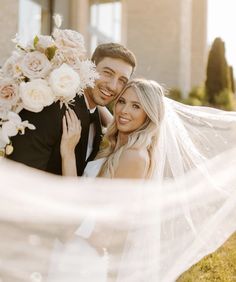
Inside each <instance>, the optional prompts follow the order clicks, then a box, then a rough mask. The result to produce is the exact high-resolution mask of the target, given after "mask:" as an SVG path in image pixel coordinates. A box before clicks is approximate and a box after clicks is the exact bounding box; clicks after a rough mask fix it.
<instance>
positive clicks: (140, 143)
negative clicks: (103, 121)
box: [97, 79, 164, 178]
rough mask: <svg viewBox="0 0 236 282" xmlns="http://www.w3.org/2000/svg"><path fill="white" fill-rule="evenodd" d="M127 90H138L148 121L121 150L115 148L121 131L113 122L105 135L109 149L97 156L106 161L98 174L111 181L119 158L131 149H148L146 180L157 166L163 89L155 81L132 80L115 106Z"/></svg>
mask: <svg viewBox="0 0 236 282" xmlns="http://www.w3.org/2000/svg"><path fill="white" fill-rule="evenodd" d="M128 88H133V89H134V90H135V93H136V94H137V96H138V99H139V101H140V104H141V106H142V108H143V110H144V111H145V113H146V115H147V119H146V121H145V122H144V124H143V125H142V126H141V127H140V128H138V129H137V130H135V131H134V132H132V133H130V134H129V136H128V142H127V143H126V144H124V145H122V146H121V147H119V148H116V146H117V142H118V129H117V125H116V122H115V119H114V121H113V122H112V124H111V125H110V126H109V128H108V130H107V133H106V135H105V136H104V138H105V139H106V140H107V141H108V146H107V147H105V148H104V149H102V150H101V151H100V152H99V154H98V156H97V158H102V157H106V158H107V159H106V161H105V163H104V164H103V166H102V168H101V170H100V172H99V176H102V177H109V178H112V177H113V176H114V174H115V171H116V169H117V167H118V164H119V159H120V156H121V154H122V153H123V152H124V151H125V150H127V149H131V148H132V149H142V148H147V150H148V153H149V157H150V165H149V169H148V172H147V178H151V177H152V174H153V170H154V168H155V165H156V164H155V160H154V156H155V150H156V147H157V141H158V133H159V130H160V126H161V122H162V120H163V117H164V103H163V97H164V89H163V88H162V87H161V86H160V85H159V84H158V83H157V82H155V81H152V80H145V79H134V80H131V81H130V82H129V83H128V84H127V85H126V87H125V88H124V90H123V91H122V93H121V94H120V95H119V96H118V97H117V99H116V101H115V104H114V107H115V106H116V103H117V101H118V99H119V98H120V96H122V94H123V93H124V92H125V91H126V90H127V89H128Z"/></svg>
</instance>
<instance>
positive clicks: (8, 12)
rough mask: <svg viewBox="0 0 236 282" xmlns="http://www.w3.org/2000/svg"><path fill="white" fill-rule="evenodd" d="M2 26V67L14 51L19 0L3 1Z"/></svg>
mask: <svg viewBox="0 0 236 282" xmlns="http://www.w3.org/2000/svg"><path fill="white" fill-rule="evenodd" d="M0 26H1V36H0V66H2V65H3V63H4V62H5V60H6V59H7V58H8V57H9V56H10V55H11V52H12V50H13V49H14V43H13V42H12V41H11V39H12V38H14V37H15V35H16V33H17V31H18V0H1V9H0Z"/></svg>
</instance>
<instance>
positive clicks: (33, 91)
mask: <svg viewBox="0 0 236 282" xmlns="http://www.w3.org/2000/svg"><path fill="white" fill-rule="evenodd" d="M20 97H21V99H22V102H23V107H24V108H25V109H27V110H29V111H32V112H35V113H37V112H40V111H41V110H42V109H43V108H44V107H46V106H49V105H51V104H52V103H53V102H54V98H55V97H54V95H53V92H52V90H51V88H50V87H49V86H48V84H47V82H46V81H45V80H43V79H35V80H32V81H30V82H26V83H25V82H22V83H21V84H20Z"/></svg>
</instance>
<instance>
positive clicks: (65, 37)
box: [53, 29, 86, 55]
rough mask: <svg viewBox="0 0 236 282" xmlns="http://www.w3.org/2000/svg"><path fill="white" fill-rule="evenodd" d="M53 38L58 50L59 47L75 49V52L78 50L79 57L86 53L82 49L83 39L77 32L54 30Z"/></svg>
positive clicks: (83, 48)
mask: <svg viewBox="0 0 236 282" xmlns="http://www.w3.org/2000/svg"><path fill="white" fill-rule="evenodd" d="M53 37H54V39H55V42H56V45H57V47H58V48H60V47H70V48H77V50H79V52H80V54H81V55H82V54H84V53H85V52H86V50H85V47H84V38H83V36H82V35H81V34H80V33H79V32H77V31H75V30H70V29H64V30H62V29H55V31H54V32H53Z"/></svg>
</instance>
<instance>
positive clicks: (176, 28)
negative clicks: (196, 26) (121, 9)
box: [127, 0, 191, 91]
mask: <svg viewBox="0 0 236 282" xmlns="http://www.w3.org/2000/svg"><path fill="white" fill-rule="evenodd" d="M144 11H145V12H144ZM127 46H128V47H129V48H130V49H132V50H133V51H134V53H135V54H136V56H137V59H138V64H139V66H138V70H137V75H138V76H140V75H141V76H144V77H147V78H149V79H155V80H157V81H158V82H160V83H161V84H163V85H164V86H166V87H168V88H170V87H179V88H181V89H182V90H184V91H187V90H188V89H189V88H190V77H191V0H175V5H173V1H172V0H158V1H153V0H146V1H139V4H138V5H137V0H127Z"/></svg>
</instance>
